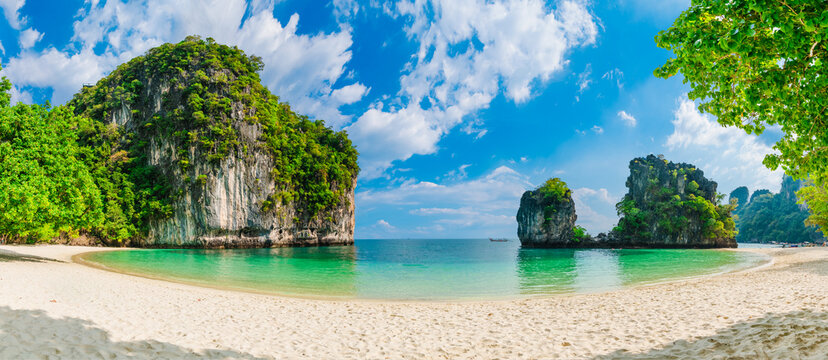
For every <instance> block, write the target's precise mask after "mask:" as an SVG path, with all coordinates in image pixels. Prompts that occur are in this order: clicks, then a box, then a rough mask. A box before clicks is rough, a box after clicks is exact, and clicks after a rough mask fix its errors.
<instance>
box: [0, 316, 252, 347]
mask: <svg viewBox="0 0 828 360" xmlns="http://www.w3.org/2000/svg"><path fill="white" fill-rule="evenodd" d="M0 339H2V341H0V359H30V358H38V359H40V358H49V359H52V358H58V359H181V358H199V359H203V358H207V359H260V358H257V357H255V356H253V355H250V354H246V353H241V352H237V351H234V350H199V351H194V350H190V349H187V348H183V347H180V346H178V345H174V344H170V343H164V342H159V341H154V340H139V341H121V342H116V341H112V339H110V338H109V334H108V333H107V332H106V331H105V330H102V329H100V328H96V327H94V325H93V324H92V323H91V322H89V321H86V320H82V319H76V318H62V319H54V318H51V317H49V316H48V315H46V313H45V312H43V311H40V310H34V311H33V310H13V309H11V308H9V307H7V306H0Z"/></svg>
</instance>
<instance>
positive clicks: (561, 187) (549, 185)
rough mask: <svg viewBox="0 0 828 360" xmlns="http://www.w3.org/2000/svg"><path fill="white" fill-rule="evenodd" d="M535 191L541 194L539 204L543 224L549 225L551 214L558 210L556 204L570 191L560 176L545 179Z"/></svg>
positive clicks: (569, 193) (565, 197) (568, 194)
mask: <svg viewBox="0 0 828 360" xmlns="http://www.w3.org/2000/svg"><path fill="white" fill-rule="evenodd" d="M537 191H538V192H539V193H540V194H541V195H542V196H543V200H542V201H541V205H542V206H543V219H544V224H545V225H549V221H551V220H552V215H554V214H555V213H556V212H557V211H558V206H559V205H560V204H561V202H563V201H564V199H567V198H569V197H570V196H571V193H572V191H571V190H569V186H567V185H566V183H565V182H564V181H563V180H561V179H560V178H551V179H548V180H546V182H545V183H543V185H541V186H540V187H539V188H538V189H537Z"/></svg>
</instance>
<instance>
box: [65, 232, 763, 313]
mask: <svg viewBox="0 0 828 360" xmlns="http://www.w3.org/2000/svg"><path fill="white" fill-rule="evenodd" d="M80 258H81V259H82V260H83V261H85V262H91V263H93V265H97V266H103V267H106V268H109V269H112V270H115V271H119V272H125V273H129V274H136V275H142V276H148V277H153V278H160V279H167V280H172V281H178V282H185V283H191V284H196V285H204V286H211V287H221V288H230V289H236V290H246V291H255V292H263V293H270V294H279V295H288V296H301V297H323V298H346V299H348V298H359V299H388V300H433V301H441V300H492V299H509V298H521V297H530V296H543V295H550V294H569V293H590V292H601V291H611V290H616V289H620V288H624V287H629V286H636V285H642V284H650V283H658V282H664V281H672V280H677V279H683V278H689V277H696V276H704V275H710V274H715V273H721V272H726V271H734V270H740V269H745V268H748V267H752V266H755V265H758V264H759V263H761V262H762V261H764V260H766V258H765V257H763V256H762V255H759V254H755V253H750V252H734V251H721V250H677V249H672V250H608V249H589V250H573V249H521V248H520V246H519V244H518V243H517V242H507V243H493V242H490V241H488V240H485V239H481V240H477V239H474V240H469V239H464V240H448V239H435V240H357V241H356V245H355V246H337V247H322V248H276V249H244V250H132V251H112V252H98V253H89V254H84V255H82V256H80Z"/></svg>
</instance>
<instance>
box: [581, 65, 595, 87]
mask: <svg viewBox="0 0 828 360" xmlns="http://www.w3.org/2000/svg"><path fill="white" fill-rule="evenodd" d="M591 75H592V64H586V68H585V69H584V72H582V73H580V74H578V93H583V92H584V91H586V90H587V89H589V84H591V83H592V79H590V78H589V77H590V76H591Z"/></svg>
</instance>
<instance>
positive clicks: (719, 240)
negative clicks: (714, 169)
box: [611, 155, 736, 248]
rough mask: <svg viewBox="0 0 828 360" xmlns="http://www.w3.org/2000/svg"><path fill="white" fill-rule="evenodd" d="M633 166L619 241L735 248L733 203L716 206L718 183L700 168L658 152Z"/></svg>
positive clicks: (616, 235)
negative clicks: (660, 154) (678, 161)
mask: <svg viewBox="0 0 828 360" xmlns="http://www.w3.org/2000/svg"><path fill="white" fill-rule="evenodd" d="M629 167H630V176H629V177H628V178H627V183H626V185H627V188H628V189H629V192H628V193H627V194H626V195H625V196H624V198H623V199H622V201H621V202H620V203H618V205H617V208H618V213H619V215H620V216H621V219H620V220H619V222H618V227H616V229H615V230H614V231H613V233H612V234H611V237H614V238H615V240H617V241H618V242H620V243H622V244H624V246H627V247H663V248H674V247H681V248H720V247H736V240H735V234H736V232H735V225H734V222H733V219H732V217H731V215H730V211H731V210H732V207H731V206H729V205H719V204H718V193H717V192H716V186H717V185H716V182H714V181H711V180H708V179H707V178H705V177H704V173H703V172H702V171H701V170H699V169H697V168H696V167H695V166H693V165H691V164H685V163H681V164H676V163H673V162H670V161H667V160H665V159H664V158H663V157H661V156H659V157H656V156H654V155H649V156H647V157H646V158H636V159H633V160H632V161H630V165H629Z"/></svg>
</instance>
